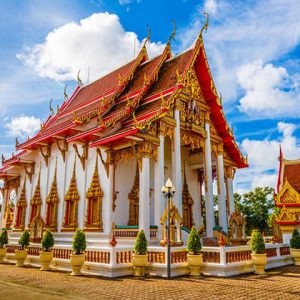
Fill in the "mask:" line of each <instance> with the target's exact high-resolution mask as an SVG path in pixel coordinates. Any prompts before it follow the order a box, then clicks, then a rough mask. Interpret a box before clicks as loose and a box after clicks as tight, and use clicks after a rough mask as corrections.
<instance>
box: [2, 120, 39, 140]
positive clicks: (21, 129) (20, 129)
mask: <svg viewBox="0 0 300 300" xmlns="http://www.w3.org/2000/svg"><path fill="white" fill-rule="evenodd" d="M40 124H41V120H40V119H39V118H36V117H34V116H31V117H29V116H20V117H14V118H11V119H10V121H9V122H8V123H7V124H5V127H6V128H7V129H8V132H7V133H8V135H9V136H12V137H18V136H19V137H22V138H26V137H27V136H29V137H31V136H32V135H33V134H34V133H35V132H36V131H37V130H38V129H39V128H40Z"/></svg>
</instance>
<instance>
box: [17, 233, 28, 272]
mask: <svg viewBox="0 0 300 300" xmlns="http://www.w3.org/2000/svg"><path fill="white" fill-rule="evenodd" d="M29 239H30V232H29V231H28V230H25V231H24V232H23V234H22V235H21V237H20V239H19V245H20V246H21V249H19V250H15V258H16V261H17V264H16V266H17V267H24V261H25V259H26V257H27V249H26V248H27V247H28V246H29Z"/></svg>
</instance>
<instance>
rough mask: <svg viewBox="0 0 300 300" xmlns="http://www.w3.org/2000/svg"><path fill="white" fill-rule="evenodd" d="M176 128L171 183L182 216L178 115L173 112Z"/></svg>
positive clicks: (177, 112)
mask: <svg viewBox="0 0 300 300" xmlns="http://www.w3.org/2000/svg"><path fill="white" fill-rule="evenodd" d="M175 120H176V127H175V132H174V141H173V143H174V149H173V151H172V181H173V184H174V187H175V190H176V192H175V196H174V203H175V205H176V206H177V208H178V210H179V213H180V215H181V216H182V179H181V149H180V114H179V110H175Z"/></svg>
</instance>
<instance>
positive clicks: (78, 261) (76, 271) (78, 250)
mask: <svg viewBox="0 0 300 300" xmlns="http://www.w3.org/2000/svg"><path fill="white" fill-rule="evenodd" d="M85 249H86V238H85V233H84V232H83V231H82V230H80V229H77V230H76V232H75V234H74V236H73V254H71V255H70V263H71V266H72V273H71V275H72V276H78V275H81V268H82V266H83V264H84V262H85V255H84V250H85Z"/></svg>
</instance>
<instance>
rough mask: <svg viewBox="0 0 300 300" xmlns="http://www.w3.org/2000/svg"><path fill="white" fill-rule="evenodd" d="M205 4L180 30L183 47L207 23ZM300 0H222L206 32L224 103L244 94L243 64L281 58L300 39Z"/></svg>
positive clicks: (190, 41) (206, 44)
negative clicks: (240, 74)
mask: <svg viewBox="0 0 300 300" xmlns="http://www.w3.org/2000/svg"><path fill="white" fill-rule="evenodd" d="M203 11H204V6H198V7H197V8H196V13H195V15H194V16H193V17H192V19H191V22H190V25H189V26H188V27H187V28H185V29H184V30H182V31H180V32H179V34H178V36H177V39H178V40H179V42H180V48H186V47H188V46H189V45H191V43H193V41H194V39H195V38H196V36H197V34H198V33H199V30H200V28H201V27H202V26H203V24H204V21H205V20H204V16H203ZM298 12H299V1H294V0H268V1H219V2H218V5H217V13H216V14H215V15H213V17H211V18H210V22H209V28H208V31H207V33H205V34H204V40H205V41H204V42H205V47H206V53H207V56H208V60H209V63H210V66H211V69H212V72H213V75H214V79H215V82H216V85H217V89H218V91H219V92H221V93H222V95H223V99H224V104H225V106H226V104H227V105H228V107H230V108H231V107H233V106H232V102H234V101H236V99H237V98H239V97H240V96H243V95H242V94H241V93H240V92H241V91H240V87H239V85H238V82H237V72H238V70H239V69H240V67H241V66H243V65H247V64H249V63H252V62H254V61H262V63H263V65H265V64H266V63H268V62H270V61H273V60H278V59H279V58H282V57H283V56H284V55H285V54H288V53H289V52H290V51H292V50H293V49H295V47H297V45H298V44H299V42H300V18H299V13H298Z"/></svg>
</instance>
